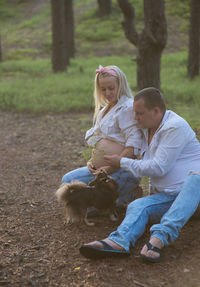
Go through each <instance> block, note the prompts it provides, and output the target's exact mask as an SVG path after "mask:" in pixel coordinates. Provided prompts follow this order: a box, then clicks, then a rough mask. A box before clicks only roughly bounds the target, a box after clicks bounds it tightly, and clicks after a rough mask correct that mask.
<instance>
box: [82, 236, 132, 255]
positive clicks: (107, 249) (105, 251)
mask: <svg viewBox="0 0 200 287" xmlns="http://www.w3.org/2000/svg"><path fill="white" fill-rule="evenodd" d="M98 242H101V244H102V245H103V247H104V248H98V247H95V246H92V245H82V246H81V247H80V249H79V250H80V253H81V255H83V256H84V257H86V258H90V259H102V258H107V257H127V256H130V252H129V251H125V250H116V249H113V248H112V247H111V246H110V245H109V244H108V243H106V242H105V241H103V240H98Z"/></svg>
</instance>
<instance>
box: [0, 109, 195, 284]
mask: <svg viewBox="0 0 200 287" xmlns="http://www.w3.org/2000/svg"><path fill="white" fill-rule="evenodd" d="M91 119H92V115H91V114H68V115H66V114H61V115H56V114H46V115H30V114H21V113H20V114H19V113H15V112H0V138H1V141H0V170H1V173H0V221H1V224H0V286H9V287H24V286H33V287H38V286H52V287H53V286H59V287H62V286H67V287H118V286H119V287H145V286H146V287H164V286H165V287H175V286H176V287H199V286H200V272H199V262H200V248H199V238H200V224H199V221H198V220H190V221H189V222H188V223H187V224H186V225H185V227H184V228H183V230H182V231H181V233H180V237H179V238H178V239H177V240H176V241H175V243H174V244H172V245H170V246H168V247H165V248H164V249H163V251H162V261H161V263H159V264H147V263H144V262H143V261H142V260H141V259H140V257H139V256H138V254H139V251H140V249H141V248H142V246H143V244H144V243H145V242H146V241H147V240H148V237H149V234H148V230H147V231H146V233H145V234H144V236H143V237H142V238H141V239H139V240H138V242H137V244H136V246H135V248H134V250H133V253H132V255H131V256H130V257H129V258H128V259H114V258H113V259H112V258H110V259H104V260H99V261H91V260H89V259H86V258H84V257H82V256H81V255H80V254H79V246H80V245H81V244H82V243H86V242H90V241H92V240H94V239H102V238H104V237H105V236H106V235H108V234H109V233H110V232H111V231H113V230H115V229H116V227H117V226H118V225H119V223H120V221H121V220H122V218H123V214H122V215H121V216H120V219H119V221H117V222H115V223H113V222H111V221H110V220H109V219H108V218H106V217H101V218H96V219H94V221H95V223H96V225H95V226H94V227H88V226H85V225H83V224H78V225H67V224H65V219H64V208H63V206H62V204H59V203H58V202H57V200H56V198H55V190H56V189H57V188H58V186H59V184H60V181H61V178H62V176H63V175H64V174H65V173H66V172H68V171H70V170H72V169H74V168H77V167H80V166H83V165H85V159H84V157H83V156H82V152H81V151H82V150H84V147H85V143H84V133H85V131H86V129H87V128H88V127H89V126H90V125H91Z"/></svg>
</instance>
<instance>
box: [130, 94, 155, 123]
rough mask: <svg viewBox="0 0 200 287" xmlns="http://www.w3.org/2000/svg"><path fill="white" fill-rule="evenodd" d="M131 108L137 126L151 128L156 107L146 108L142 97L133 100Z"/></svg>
mask: <svg viewBox="0 0 200 287" xmlns="http://www.w3.org/2000/svg"><path fill="white" fill-rule="evenodd" d="M133 110H134V112H135V120H136V121H137V122H138V126H139V128H153V127H154V126H155V123H156V111H157V110H156V108H153V109H148V108H146V106H145V103H144V101H143V100H142V99H140V100H137V101H134V104H133Z"/></svg>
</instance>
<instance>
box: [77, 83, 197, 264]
mask: <svg viewBox="0 0 200 287" xmlns="http://www.w3.org/2000/svg"><path fill="white" fill-rule="evenodd" d="M134 111H135V119H136V120H137V122H138V127H139V128H140V130H141V133H142V143H141V151H140V154H141V157H142V159H141V160H133V159H129V158H124V157H122V158H121V157H120V156H117V155H114V156H105V159H106V160H107V162H108V164H109V165H111V166H113V167H121V168H123V169H125V170H127V171H129V172H131V173H132V174H133V175H134V176H136V177H142V176H149V178H150V194H152V195H149V196H146V197H143V198H139V199H137V200H135V201H133V202H132V203H130V204H129V206H128V208H127V212H126V216H125V218H124V220H123V221H122V223H121V224H120V226H119V227H118V229H117V230H116V231H114V232H112V233H111V234H110V235H109V236H108V237H107V238H106V239H104V240H101V241H94V242H91V243H88V244H84V245H83V246H81V248H80V252H81V254H82V255H84V256H86V257H88V258H95V259H96V258H103V257H107V256H121V257H124V256H128V255H130V251H129V249H130V245H131V244H132V246H134V244H135V242H136V240H137V239H138V238H139V237H140V236H141V235H142V234H143V233H144V231H145V228H146V225H147V223H151V224H153V225H152V227H151V229H150V231H151V237H150V240H149V242H148V243H147V244H145V246H144V247H143V248H142V250H141V253H140V255H141V256H142V257H143V258H144V259H145V260H148V261H151V262H159V261H160V250H161V248H162V247H163V246H164V245H167V244H169V243H170V242H173V241H174V240H175V239H176V238H177V237H178V232H179V230H180V229H181V228H182V227H183V225H184V224H185V223H186V222H187V220H188V219H189V218H190V217H191V216H192V214H193V213H194V212H195V210H196V208H197V207H198V204H199V202H200V175H199V174H198V173H196V172H195V173H194V172H193V173H192V174H190V173H191V172H192V171H200V143H199V142H198V140H197V138H196V136H195V133H194V132H193V130H192V129H191V127H190V126H189V125H188V123H187V122H186V121H185V120H184V119H183V118H181V117H180V116H178V115H177V114H175V113H174V112H172V111H166V108H165V102H164V99H163V97H162V94H161V93H160V91H159V90H157V89H155V88H146V89H143V90H142V91H140V92H139V93H138V94H136V96H135V97H134ZM184 182H185V183H184ZM158 223H159V224H158Z"/></svg>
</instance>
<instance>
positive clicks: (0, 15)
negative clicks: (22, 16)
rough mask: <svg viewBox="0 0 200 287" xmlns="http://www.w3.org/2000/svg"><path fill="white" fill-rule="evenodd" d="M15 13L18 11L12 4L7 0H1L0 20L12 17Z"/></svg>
mask: <svg viewBox="0 0 200 287" xmlns="http://www.w3.org/2000/svg"><path fill="white" fill-rule="evenodd" d="M15 14H16V12H15V11H13V9H12V6H11V5H9V4H8V3H7V1H6V0H0V22H3V21H5V20H6V19H8V18H12V17H13V16H14V15H15Z"/></svg>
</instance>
